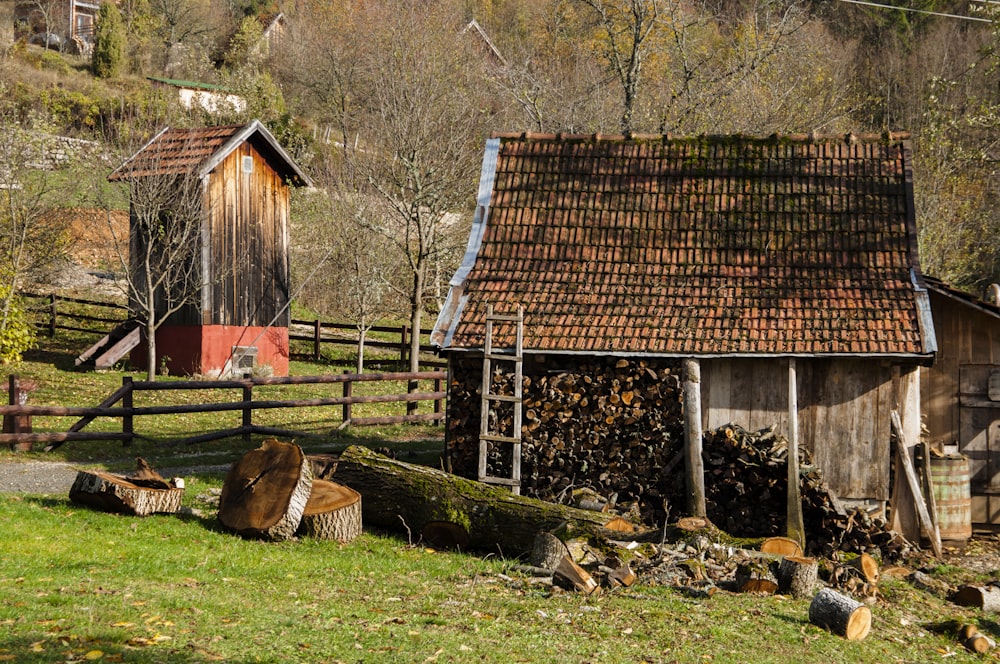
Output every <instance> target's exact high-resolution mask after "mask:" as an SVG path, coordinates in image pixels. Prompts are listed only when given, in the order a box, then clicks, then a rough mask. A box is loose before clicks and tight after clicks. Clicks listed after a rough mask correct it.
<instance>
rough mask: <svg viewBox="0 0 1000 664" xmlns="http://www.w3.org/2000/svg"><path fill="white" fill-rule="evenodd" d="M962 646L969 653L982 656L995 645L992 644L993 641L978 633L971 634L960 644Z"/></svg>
mask: <svg viewBox="0 0 1000 664" xmlns="http://www.w3.org/2000/svg"><path fill="white" fill-rule="evenodd" d="M962 645H964V646H965V648H966V650H968V651H969V652H974V653H979V654H982V653H984V652H989V651H990V650H991V649H993V648H994V647H995V646H996V644H995V643H994V642H993V639H991V638H989V637H988V636H986V635H984V634H979V633H976V634H973V635H972V636H970V637H969V638H967V639H966V640H965V641H963V642H962Z"/></svg>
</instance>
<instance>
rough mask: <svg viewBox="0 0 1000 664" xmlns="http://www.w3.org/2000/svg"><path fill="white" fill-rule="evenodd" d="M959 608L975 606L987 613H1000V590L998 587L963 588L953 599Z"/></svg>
mask: <svg viewBox="0 0 1000 664" xmlns="http://www.w3.org/2000/svg"><path fill="white" fill-rule="evenodd" d="M952 601H953V602H955V604H958V605H959V606H974V607H976V608H977V609H982V610H983V611H986V612H987V613H996V612H998V611H1000V588H997V587H996V586H962V587H961V588H959V589H958V591H957V592H956V593H955V595H954V597H952Z"/></svg>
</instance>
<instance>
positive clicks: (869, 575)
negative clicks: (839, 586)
mask: <svg viewBox="0 0 1000 664" xmlns="http://www.w3.org/2000/svg"><path fill="white" fill-rule="evenodd" d="M848 565H849V566H851V567H853V568H854V569H856V570H857V571H858V572H860V573H861V576H863V577H864V579H865V582H866V583H870V584H876V583H878V579H879V571H878V563H877V562H875V559H874V558H872V557H871V556H869V555H868V554H867V553H862V554H861V555H860V556H858V557H857V558H855V559H854V560H852V561H851V562H850V563H848Z"/></svg>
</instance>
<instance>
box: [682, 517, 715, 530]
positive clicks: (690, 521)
mask: <svg viewBox="0 0 1000 664" xmlns="http://www.w3.org/2000/svg"><path fill="white" fill-rule="evenodd" d="M677 528H678V529H679V530H683V531H684V532H688V533H696V532H698V531H699V530H715V529H716V528H715V526H714V525H713V524H712V522H711V521H709V520H708V519H706V518H705V517H703V516H686V517H683V518H681V519H678V520H677Z"/></svg>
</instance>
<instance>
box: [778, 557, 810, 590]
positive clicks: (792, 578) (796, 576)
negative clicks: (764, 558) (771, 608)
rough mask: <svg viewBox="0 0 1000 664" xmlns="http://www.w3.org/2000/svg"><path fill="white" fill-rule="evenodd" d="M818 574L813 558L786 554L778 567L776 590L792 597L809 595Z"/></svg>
mask: <svg viewBox="0 0 1000 664" xmlns="http://www.w3.org/2000/svg"><path fill="white" fill-rule="evenodd" d="M818 574H819V565H818V564H817V563H816V560H815V559H814V558H802V557H800V556H787V557H785V558H783V559H782V561H781V564H780V566H779V568H778V590H779V591H780V592H781V593H783V594H788V595H791V596H792V597H809V596H811V595H812V594H813V591H814V590H815V588H816V579H817V576H818Z"/></svg>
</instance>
